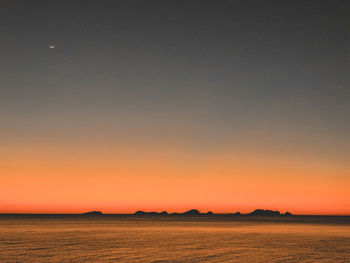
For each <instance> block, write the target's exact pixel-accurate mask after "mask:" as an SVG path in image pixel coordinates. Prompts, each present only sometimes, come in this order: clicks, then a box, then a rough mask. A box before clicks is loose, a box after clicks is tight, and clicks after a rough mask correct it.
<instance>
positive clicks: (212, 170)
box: [0, 151, 350, 215]
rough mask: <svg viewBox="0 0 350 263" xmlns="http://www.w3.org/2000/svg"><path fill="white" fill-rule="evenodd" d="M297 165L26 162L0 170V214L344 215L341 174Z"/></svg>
mask: <svg viewBox="0 0 350 263" xmlns="http://www.w3.org/2000/svg"><path fill="white" fill-rule="evenodd" d="M300 160H302V159H298V158H293V159H290V158H289V159H288V158H283V157H277V156H267V155H254V154H248V153H245V152H244V151H240V152H239V153H235V152H232V153H230V154H226V155H218V154H216V155H210V156H204V157H201V158H199V157H197V158H193V157H192V156H189V155H185V154H183V153H179V152H176V151H162V152H161V151H158V152H157V151H153V152H152V154H146V153H140V152H139V155H137V158H136V157H135V155H132V154H127V153H125V152H122V153H121V152H115V153H114V154H110V153H109V154H108V155H103V154H101V155H100V156H97V155H96V156H93V157H92V156H87V155H84V154H82V153H80V155H75V156H73V155H66V156H65V155H64V153H63V152H58V151H57V152H55V154H52V155H51V156H45V155H40V154H38V153H36V154H33V155H32V156H29V155H28V154H24V156H22V158H21V159H19V158H17V159H11V158H7V160H6V162H4V163H3V164H2V165H1V166H0V173H1V174H2V175H3V176H2V182H1V185H0V197H1V198H0V200H1V203H0V213H81V212H86V211H89V210H101V211H103V212H104V213H133V212H135V211H136V210H145V211H163V210H167V211H168V212H182V211H185V210H188V209H192V208H196V209H199V210H200V211H202V212H207V211H209V210H211V211H213V212H217V213H229V212H236V211H240V212H243V213H246V212H250V211H252V210H254V209H256V208H263V209H275V210H280V211H281V212H285V211H290V212H292V213H295V214H339V215H341V214H350V210H349V207H350V206H349V204H350V197H349V195H348V187H346V186H347V185H349V181H350V179H348V176H347V175H348V170H347V167H346V166H340V165H338V166H334V165H333V164H332V163H327V162H323V163H319V162H314V163H313V162H311V161H310V160H308V162H304V161H300ZM335 172H336V173H337V177H334V173H335Z"/></svg>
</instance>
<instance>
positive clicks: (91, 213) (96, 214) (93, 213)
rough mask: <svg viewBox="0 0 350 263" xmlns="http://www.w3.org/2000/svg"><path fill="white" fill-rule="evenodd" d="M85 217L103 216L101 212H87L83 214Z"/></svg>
mask: <svg viewBox="0 0 350 263" xmlns="http://www.w3.org/2000/svg"><path fill="white" fill-rule="evenodd" d="M83 215H88V216H100V215H103V213H102V212H101V211H91V212H86V213H83Z"/></svg>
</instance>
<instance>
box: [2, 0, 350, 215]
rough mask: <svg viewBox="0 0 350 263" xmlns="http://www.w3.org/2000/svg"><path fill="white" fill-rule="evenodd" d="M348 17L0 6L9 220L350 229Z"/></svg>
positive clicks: (91, 5)
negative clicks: (205, 218)
mask: <svg viewBox="0 0 350 263" xmlns="http://www.w3.org/2000/svg"><path fill="white" fill-rule="evenodd" d="M349 8H350V3H349V1H344V0H338V1H333V0H332V1H331V0H328V1H324V0H312V1H311V0H304V1H300V0H295V1H284V0H283V1H280V0H278V1H277V0H269V1H258V0H254V1H252V0H244V1H243V0H238V1H232V0H219V1H214V0H211V1H206V0H202V1H195V0H186V1H185V0H176V1H175V0H173V1H171V0H169V1H164V0H159V1H155V0H149V1H141V0H135V1H127V0H117V1H112V0H109V1H107V0H99V1H97V0H95V1H82V0H77V1H65V0H60V1H58V0H57V1H56V0H51V1H44V0H37V1H29V0H11V1H10V0H1V1H0V213H80V212H86V211H89V210H101V211H103V212H105V213H132V212H135V211H136V210H146V211H163V210H167V211H169V212H174V211H178V212H181V211H185V210H187V209H192V208H197V209H199V210H200V211H202V212H206V211H208V210H211V211H214V212H220V213H226V212H236V211H241V212H249V211H251V210H253V209H256V208H265V209H276V210H280V211H283V212H284V211H290V212H293V213H296V214H348V215H350V195H349V187H350V136H349V134H350V85H349V84H350V81H349V76H350V74H349V73H350V72H349V70H350V67H349V57H350V19H349V17H350V13H349V11H350V9H349ZM50 45H54V46H55V47H54V48H50V47H49V46H50Z"/></svg>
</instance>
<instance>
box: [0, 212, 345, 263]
mask: <svg viewBox="0 0 350 263" xmlns="http://www.w3.org/2000/svg"><path fill="white" fill-rule="evenodd" d="M319 221H320V220H318V219H317V220H313V219H311V220H304V219H300V220H299V219H295V220H294V219H293V220H289V221H288V220H277V219H274V220H260V219H256V220H251V219H249V220H246V219H245V218H243V219H222V218H215V217H212V218H209V219H208V218H204V219H203V218H202V219H193V218H190V219H186V218H175V219H174V218H170V219H169V218H152V217H144V218H143V217H133V218H131V217H118V216H116V217H101V218H86V217H85V218H84V217H58V216H57V217H23V218H21V217H6V216H0V262H1V263H2V262H350V223H349V221H348V220H343V221H341V222H333V221H332V220H328V219H327V220H321V222H319ZM338 221H339V220H338Z"/></svg>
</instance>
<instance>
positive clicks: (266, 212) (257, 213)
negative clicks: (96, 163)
mask: <svg viewBox="0 0 350 263" xmlns="http://www.w3.org/2000/svg"><path fill="white" fill-rule="evenodd" d="M85 214H91V215H94V214H95V215H96V214H102V213H101V212H99V211H92V212H88V213H85ZM134 215H151V216H158V215H164V216H167V215H169V216H212V215H227V216H293V214H292V213H290V212H285V213H284V214H282V213H281V212H280V211H273V210H268V209H256V210H254V211H253V212H250V213H248V214H241V213H240V212H236V213H228V214H214V213H213V212H212V211H208V212H207V213H201V212H199V211H198V210H197V209H191V210H188V211H186V212H183V213H178V212H174V213H171V214H169V213H168V212H167V211H162V212H153V211H151V212H145V211H141V210H139V211H137V212H135V213H134Z"/></svg>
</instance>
